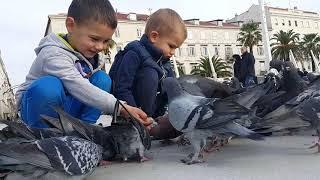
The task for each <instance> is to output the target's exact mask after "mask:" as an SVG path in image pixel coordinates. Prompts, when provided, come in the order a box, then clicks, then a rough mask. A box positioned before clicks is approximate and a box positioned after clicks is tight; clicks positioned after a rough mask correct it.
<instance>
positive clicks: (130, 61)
mask: <svg viewBox="0 0 320 180" xmlns="http://www.w3.org/2000/svg"><path fill="white" fill-rule="evenodd" d="M140 62H141V60H140V58H139V56H138V54H137V53H135V52H134V51H132V50H130V51H128V52H127V53H126V54H125V55H124V56H123V58H122V60H121V62H119V63H120V64H119V67H118V70H117V72H116V73H115V77H114V78H113V79H114V83H115V89H114V95H115V96H116V97H117V98H118V99H120V100H123V101H126V102H127V103H128V104H129V105H131V106H135V107H136V106H137V103H136V101H135V99H134V96H133V85H134V80H135V76H136V73H137V71H138V68H139V65H140Z"/></svg>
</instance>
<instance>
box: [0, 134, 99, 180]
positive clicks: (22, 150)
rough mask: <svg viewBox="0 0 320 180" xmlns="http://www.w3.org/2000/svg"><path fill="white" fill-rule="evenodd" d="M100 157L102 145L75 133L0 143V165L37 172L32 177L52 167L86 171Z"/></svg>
mask: <svg viewBox="0 0 320 180" xmlns="http://www.w3.org/2000/svg"><path fill="white" fill-rule="evenodd" d="M101 159H102V147H101V146H99V145H97V144H95V143H93V142H90V141H87V140H85V139H82V138H78V137H73V136H62V137H52V138H46V139H42V140H33V141H25V142H19V143H9V144H0V169H1V170H9V171H13V172H22V173H23V174H25V175H27V174H29V175H30V174H33V173H34V172H37V173H36V174H33V175H34V177H33V179H37V178H39V177H41V176H42V175H44V174H46V173H48V172H52V171H60V172H64V174H66V175H71V176H73V175H84V174H87V173H90V172H92V171H93V170H94V169H95V167H97V165H98V163H99V161H100V160H101ZM39 171H40V172H41V173H39Z"/></svg>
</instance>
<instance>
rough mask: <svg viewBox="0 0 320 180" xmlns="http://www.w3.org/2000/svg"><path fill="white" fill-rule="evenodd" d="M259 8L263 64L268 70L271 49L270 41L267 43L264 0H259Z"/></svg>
mask: <svg viewBox="0 0 320 180" xmlns="http://www.w3.org/2000/svg"><path fill="white" fill-rule="evenodd" d="M259 6H260V12H261V13H260V18H261V26H262V40H263V47H264V52H265V56H266V59H265V63H266V69H269V63H270V61H271V60H272V56H271V48H270V41H269V35H268V27H267V18H266V12H265V8H264V0H259Z"/></svg>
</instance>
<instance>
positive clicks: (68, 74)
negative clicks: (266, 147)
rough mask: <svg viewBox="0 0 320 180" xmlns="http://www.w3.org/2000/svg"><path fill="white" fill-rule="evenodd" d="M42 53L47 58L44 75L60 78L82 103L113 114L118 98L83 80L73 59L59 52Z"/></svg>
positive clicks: (43, 68)
mask: <svg viewBox="0 0 320 180" xmlns="http://www.w3.org/2000/svg"><path fill="white" fill-rule="evenodd" d="M40 53H44V54H43V55H42V56H44V58H45V61H44V64H43V67H42V70H43V72H44V74H48V75H52V76H56V77H58V78H59V79H60V80H61V81H62V83H63V85H64V87H65V88H66V90H67V91H68V92H69V93H70V94H71V95H72V96H73V97H75V98H77V99H78V100H79V101H81V102H82V103H84V104H87V105H89V106H92V107H95V108H97V109H100V110H101V111H103V112H104V113H107V114H112V113H113V110H114V105H115V103H116V98H115V97H114V96H113V95H111V94H109V93H108V92H105V91H103V90H101V89H99V88H98V87H96V86H94V85H92V84H91V83H90V82H89V80H88V79H85V78H83V77H82V76H81V74H80V73H79V71H78V70H77V69H76V67H75V65H74V62H73V59H72V58H71V57H69V56H68V55H66V54H63V53H59V52H56V53H54V54H52V53H50V55H46V53H47V52H46V51H41V52H40ZM48 54H49V53H48Z"/></svg>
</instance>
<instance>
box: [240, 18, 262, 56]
mask: <svg viewBox="0 0 320 180" xmlns="http://www.w3.org/2000/svg"><path fill="white" fill-rule="evenodd" d="M238 35H239V37H238V39H237V41H239V42H240V43H241V44H242V45H243V46H246V47H249V49H250V52H251V53H253V52H252V51H253V50H252V47H253V46H255V45H257V44H258V43H259V42H260V41H262V35H261V31H260V30H259V24H258V23H255V22H250V23H247V24H244V25H242V27H241V29H240V32H239V34H238Z"/></svg>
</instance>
